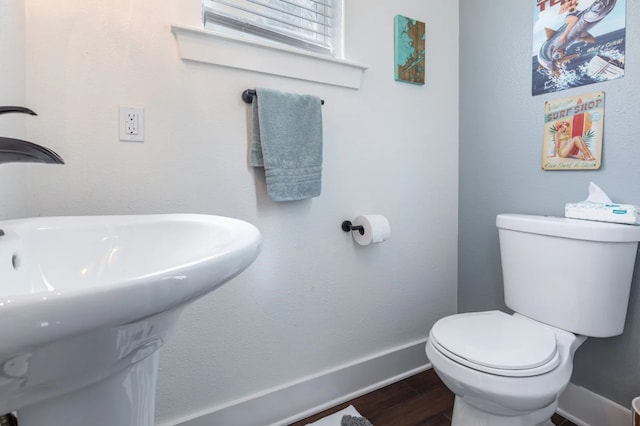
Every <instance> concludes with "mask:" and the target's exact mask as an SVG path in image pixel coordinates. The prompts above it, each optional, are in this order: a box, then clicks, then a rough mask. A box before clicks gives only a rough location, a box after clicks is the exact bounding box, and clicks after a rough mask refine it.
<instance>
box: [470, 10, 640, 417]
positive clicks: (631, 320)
mask: <svg viewBox="0 0 640 426" xmlns="http://www.w3.org/2000/svg"><path fill="white" fill-rule="evenodd" d="M533 3H534V2H531V1H530V2H528V3H527V2H521V1H511V0H486V1H482V2H479V1H476V0H462V1H461V3H460V199H459V202H460V217H459V263H458V265H459V266H458V275H459V288H458V307H459V310H460V312H467V311H476V310H487V309H506V308H505V305H504V298H503V294H502V277H501V271H500V261H499V251H498V238H497V232H496V229H495V216H496V214H498V213H501V212H502V213H506V212H512V213H534V214H540V213H542V214H550V215H563V213H564V210H563V209H564V203H565V202H569V201H578V200H581V199H584V198H586V194H587V187H588V184H589V181H594V182H596V183H597V184H598V185H599V186H601V187H602V188H603V189H604V190H605V191H606V192H607V193H608V194H609V196H610V197H611V198H612V199H613V200H614V201H618V202H625V203H634V204H640V137H639V136H638V131H639V130H640V124H639V122H640V120H639V118H638V117H637V116H636V113H640V105H638V101H640V2H637V1H628V2H627V3H628V4H627V39H626V75H625V76H624V77H623V78H622V79H618V80H616V81H611V82H607V83H602V84H596V85H591V86H583V87H581V88H577V89H572V90H567V91H562V92H556V93H552V94H547V95H539V96H535V97H534V96H532V95H531V53H530V52H531V43H532V22H533V10H532V9H533ZM505 17H509V18H508V19H505ZM598 90H603V91H605V92H606V109H605V116H606V118H605V140H604V146H603V162H602V167H601V169H600V170H597V171H543V170H541V168H540V157H541V151H542V137H543V133H542V126H543V122H542V114H543V108H544V102H545V101H546V100H548V99H558V98H564V97H567V96H572V95H576V94H580V93H589V92H593V91H598ZM584 266H585V265H576V267H584ZM638 269H640V265H638V263H637V264H636V274H635V277H634V282H633V287H632V291H631V300H630V303H629V313H628V315H627V323H626V326H625V330H624V334H623V335H622V336H619V337H614V338H609V339H596V338H593V339H589V340H587V342H586V343H585V344H584V345H583V346H582V347H581V348H580V349H579V350H578V352H577V353H576V356H575V366H574V373H573V377H572V379H571V381H572V382H573V383H575V384H577V385H580V386H584V387H586V388H588V389H589V390H591V391H593V392H596V393H598V394H600V395H602V396H604V397H606V398H608V399H611V400H613V401H615V402H617V403H619V404H621V405H624V406H627V407H628V406H629V402H630V400H631V399H632V397H634V396H637V395H640V369H639V368H638V365H640V315H638V314H637V311H638V310H639V309H640V278H639V274H638ZM541 297H542V295H541ZM549 297H553V295H549Z"/></svg>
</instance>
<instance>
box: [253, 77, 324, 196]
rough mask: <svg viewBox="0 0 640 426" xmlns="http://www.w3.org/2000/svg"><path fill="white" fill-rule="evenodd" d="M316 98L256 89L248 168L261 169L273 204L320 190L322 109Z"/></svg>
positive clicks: (314, 194)
mask: <svg viewBox="0 0 640 426" xmlns="http://www.w3.org/2000/svg"><path fill="white" fill-rule="evenodd" d="M320 105H321V100H320V98H318V97H316V96H310V95H296V94H292V93H283V92H280V91H278V90H271V89H262V88H256V96H254V97H253V101H252V108H253V129H252V130H253V132H252V133H253V135H252V140H251V165H252V166H254V167H264V173H265V177H266V181H267V193H268V194H269V198H271V200H273V201H293V200H302V199H305V198H311V197H317V196H318V195H320V191H321V188H322V185H321V179H322V109H321V106H320Z"/></svg>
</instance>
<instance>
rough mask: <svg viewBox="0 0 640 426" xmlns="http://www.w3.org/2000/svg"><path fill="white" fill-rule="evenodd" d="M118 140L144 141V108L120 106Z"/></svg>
mask: <svg viewBox="0 0 640 426" xmlns="http://www.w3.org/2000/svg"><path fill="white" fill-rule="evenodd" d="M120 140H121V141H133V142H143V141H144V108H140V107H125V106H120Z"/></svg>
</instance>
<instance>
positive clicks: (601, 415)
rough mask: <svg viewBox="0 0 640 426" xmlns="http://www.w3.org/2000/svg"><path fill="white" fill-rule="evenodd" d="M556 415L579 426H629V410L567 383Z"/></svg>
mask: <svg viewBox="0 0 640 426" xmlns="http://www.w3.org/2000/svg"><path fill="white" fill-rule="evenodd" d="M558 413H559V414H560V415H561V416H562V417H564V418H565V419H567V420H571V421H572V422H573V423H575V424H577V425H579V426H604V425H606V426H629V425H630V424H631V410H630V409H628V408H625V407H623V406H621V405H618V404H616V403H615V402H613V401H610V400H608V399H606V398H604V397H602V396H600V395H598V394H597V393H593V392H591V391H590V390H588V389H586V388H583V387H581V386H577V385H574V384H573V383H569V386H567V389H565V391H564V392H563V393H562V395H560V399H559V401H558Z"/></svg>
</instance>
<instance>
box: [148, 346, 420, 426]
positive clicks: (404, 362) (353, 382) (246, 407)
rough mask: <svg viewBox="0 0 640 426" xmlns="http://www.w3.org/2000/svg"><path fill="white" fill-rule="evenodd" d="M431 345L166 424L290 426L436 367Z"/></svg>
mask: <svg viewBox="0 0 640 426" xmlns="http://www.w3.org/2000/svg"><path fill="white" fill-rule="evenodd" d="M425 343H426V339H425V340H418V341H415V342H412V343H410V344H407V345H404V346H400V347H396V348H393V349H391V350H389V351H385V352H382V353H378V354H374V355H372V356H369V357H366V358H362V359H360V360H357V361H355V362H352V363H349V364H346V365H342V366H339V367H337V368H335V369H331V370H328V371H324V372H322V373H319V374H317V375H314V376H311V377H307V378H304V379H301V380H298V381H296V382H291V383H287V384H285V385H283V386H279V387H277V388H273V389H269V390H267V391H264V392H260V393H258V394H254V395H250V396H248V397H246V398H243V399H240V400H237V401H233V402H231V403H229V404H226V405H224V406H219V407H212V408H211V409H210V410H207V411H205V412H201V413H194V414H192V415H191V416H189V417H184V418H181V419H174V420H172V421H171V423H166V424H165V425H160V426H170V425H172V426H173V425H176V426H178V425H179V426H212V425H243V426H265V425H270V426H281V425H288V424H290V423H293V422H296V421H298V420H301V419H304V418H306V417H309V416H311V415H313V414H315V413H318V412H320V411H323V410H325V409H327V408H331V407H333V406H335V405H338V404H340V403H343V402H345V401H349V400H351V399H353V398H357V397H358V396H361V395H364V394H366V393H369V392H371V391H373V390H376V389H379V388H382V387H384V386H387V385H389V384H391V383H395V382H397V381H400V380H402V379H405V378H407V377H410V376H412V375H414V374H417V373H419V372H421V371H424V370H426V369H428V368H430V367H431V365H430V364H429V362H428V359H427V356H426V354H425V349H424V346H425Z"/></svg>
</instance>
